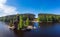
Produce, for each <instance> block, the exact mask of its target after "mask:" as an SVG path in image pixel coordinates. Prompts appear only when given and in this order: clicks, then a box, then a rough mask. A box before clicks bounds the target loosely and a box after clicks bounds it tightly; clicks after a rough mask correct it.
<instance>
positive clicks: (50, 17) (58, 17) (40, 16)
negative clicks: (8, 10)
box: [0, 14, 60, 22]
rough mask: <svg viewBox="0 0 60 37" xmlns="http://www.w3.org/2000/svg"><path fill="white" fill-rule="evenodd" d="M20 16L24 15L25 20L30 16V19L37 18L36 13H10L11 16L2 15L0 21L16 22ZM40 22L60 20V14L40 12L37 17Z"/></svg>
mask: <svg viewBox="0 0 60 37" xmlns="http://www.w3.org/2000/svg"><path fill="white" fill-rule="evenodd" d="M19 16H22V17H23V18H22V19H23V21H26V19H27V18H28V19H29V21H33V20H34V19H36V18H35V15H34V14H17V15H9V16H4V17H0V21H4V22H10V21H11V20H12V22H14V21H15V20H18V21H19V19H20V18H19ZM37 20H38V22H60V15H56V14H38V18H37Z"/></svg>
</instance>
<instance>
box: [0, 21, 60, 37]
mask: <svg viewBox="0 0 60 37" xmlns="http://www.w3.org/2000/svg"><path fill="white" fill-rule="evenodd" d="M33 25H34V26H35V27H36V28H37V29H33V30H31V31H22V30H19V31H17V30H10V29H8V26H7V25H6V24H5V23H4V22H0V37H60V23H54V24H53V23H40V24H39V23H38V22H35V23H34V24H33ZM39 25H40V28H39Z"/></svg>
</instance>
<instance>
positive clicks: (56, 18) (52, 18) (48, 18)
mask: <svg viewBox="0 0 60 37" xmlns="http://www.w3.org/2000/svg"><path fill="white" fill-rule="evenodd" d="M38 21H39V22H54V23H55V22H60V15H56V14H38Z"/></svg>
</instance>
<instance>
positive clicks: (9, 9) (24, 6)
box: [0, 0, 60, 17]
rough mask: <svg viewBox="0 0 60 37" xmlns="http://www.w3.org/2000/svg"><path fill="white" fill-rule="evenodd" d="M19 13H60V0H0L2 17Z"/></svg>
mask: <svg viewBox="0 0 60 37" xmlns="http://www.w3.org/2000/svg"><path fill="white" fill-rule="evenodd" d="M18 13H19V14H24V13H31V14H35V15H36V17H37V16H38V14H39V13H48V14H60V0H0V17H1V16H7V15H13V14H18Z"/></svg>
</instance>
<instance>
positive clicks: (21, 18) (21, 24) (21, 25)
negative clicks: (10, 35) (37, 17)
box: [18, 16, 23, 30]
mask: <svg viewBox="0 0 60 37" xmlns="http://www.w3.org/2000/svg"><path fill="white" fill-rule="evenodd" d="M21 28H23V17H22V16H20V20H19V24H18V30H20V29H21Z"/></svg>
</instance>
